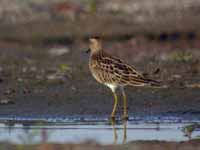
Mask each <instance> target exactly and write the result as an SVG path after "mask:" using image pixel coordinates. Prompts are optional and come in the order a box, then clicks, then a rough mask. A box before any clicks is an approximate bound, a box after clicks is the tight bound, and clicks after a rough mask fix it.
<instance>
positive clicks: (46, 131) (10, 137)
mask: <svg viewBox="0 0 200 150" xmlns="http://www.w3.org/2000/svg"><path fill="white" fill-rule="evenodd" d="M188 124H189V123H186V122H185V123H145V122H139V123H138V122H135V121H127V122H122V121H116V122H109V121H83V122H81V121H79V122H65V123H41V122H40V123H39V122H37V123H34V124H32V123H30V124H27V123H26V122H24V123H23V124H22V123H15V124H9V125H8V124H5V123H1V124H0V141H9V142H12V143H18V144H34V143H41V142H56V143H66V142H67V143H69V142H71V143H80V142H84V141H87V140H94V141H96V142H98V143H101V144H113V143H117V144H121V143H126V142H129V141H135V140H162V141H163V140H164V141H186V140H188V137H186V136H184V133H183V131H182V128H183V127H184V126H186V125H188ZM197 135H200V131H199V130H195V131H194V132H193V133H192V138H195V137H196V136H197Z"/></svg>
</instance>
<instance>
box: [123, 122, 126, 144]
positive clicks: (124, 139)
mask: <svg viewBox="0 0 200 150" xmlns="http://www.w3.org/2000/svg"><path fill="white" fill-rule="evenodd" d="M126 123H127V120H123V125H124V136H123V144H126V138H127V135H126Z"/></svg>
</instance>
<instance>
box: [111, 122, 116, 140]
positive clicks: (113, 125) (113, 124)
mask: <svg viewBox="0 0 200 150" xmlns="http://www.w3.org/2000/svg"><path fill="white" fill-rule="evenodd" d="M111 124H112V128H113V133H114V144H117V131H116V128H115V120H113V119H112V120H111Z"/></svg>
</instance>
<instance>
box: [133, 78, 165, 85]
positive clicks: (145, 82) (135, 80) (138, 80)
mask: <svg viewBox="0 0 200 150" xmlns="http://www.w3.org/2000/svg"><path fill="white" fill-rule="evenodd" d="M129 79H130V80H129V85H131V86H151V87H160V86H161V82H160V81H156V80H152V79H149V78H144V77H137V78H135V77H134V78H129Z"/></svg>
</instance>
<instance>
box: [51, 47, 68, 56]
mask: <svg viewBox="0 0 200 150" xmlns="http://www.w3.org/2000/svg"><path fill="white" fill-rule="evenodd" d="M67 53H69V48H67V47H60V48H59V47H56V48H51V49H50V50H49V54H50V55H51V56H62V55H64V54H67Z"/></svg>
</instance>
